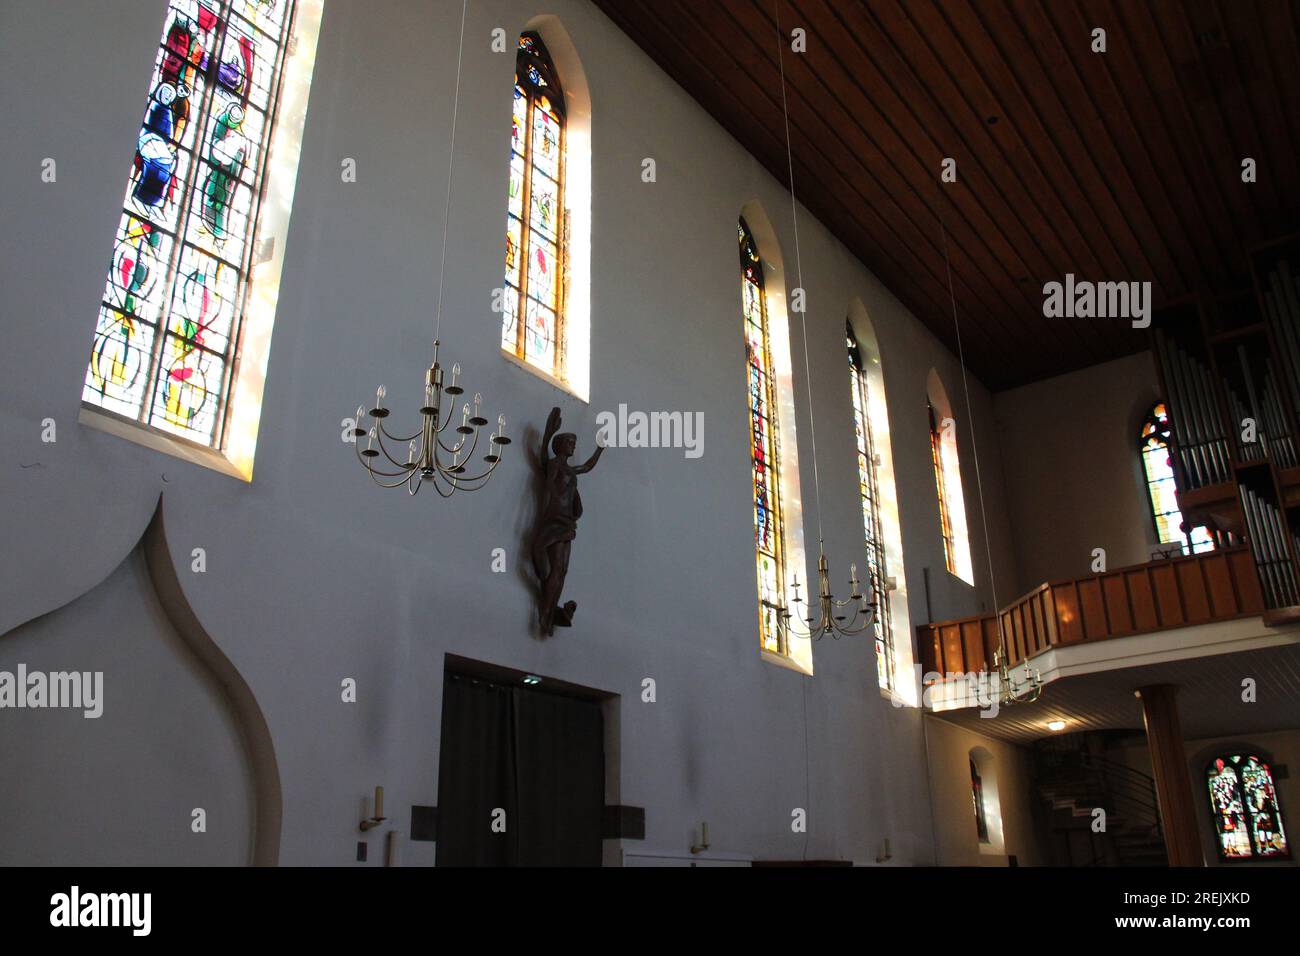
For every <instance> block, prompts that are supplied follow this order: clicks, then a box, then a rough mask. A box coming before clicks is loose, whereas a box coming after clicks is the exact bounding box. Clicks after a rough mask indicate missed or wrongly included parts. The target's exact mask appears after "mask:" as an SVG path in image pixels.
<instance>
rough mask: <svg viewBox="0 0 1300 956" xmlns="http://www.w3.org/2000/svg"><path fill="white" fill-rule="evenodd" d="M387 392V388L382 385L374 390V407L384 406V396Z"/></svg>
mask: <svg viewBox="0 0 1300 956" xmlns="http://www.w3.org/2000/svg"><path fill="white" fill-rule="evenodd" d="M387 394H388V389H386V388H384V386H382V385H380V386H379V388H378V389H376V390H375V408H383V407H384V396H385V395H387Z"/></svg>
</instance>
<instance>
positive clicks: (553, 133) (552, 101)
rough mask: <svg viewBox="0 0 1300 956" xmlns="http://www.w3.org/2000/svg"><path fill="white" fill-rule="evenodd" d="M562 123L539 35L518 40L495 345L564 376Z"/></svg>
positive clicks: (556, 84)
mask: <svg viewBox="0 0 1300 956" xmlns="http://www.w3.org/2000/svg"><path fill="white" fill-rule="evenodd" d="M566 138H567V137H566V118H565V106H564V93H563V92H562V90H561V88H560V80H559V76H558V75H557V73H556V70H555V66H554V64H553V63H552V61H551V56H550V54H549V53H548V52H547V49H546V46H545V45H544V44H543V43H542V38H541V37H540V36H539V35H538V34H537V33H532V32H529V33H524V34H522V35H521V36H520V37H519V50H518V54H517V56H516V60H515V91H514V112H513V121H512V125H511V132H510V183H509V204H508V212H507V215H506V272H505V287H504V297H503V301H502V308H501V312H502V326H501V348H502V349H503V350H504V351H505V352H507V353H509V354H511V355H513V356H515V357H516V358H517V359H519V360H521V361H523V362H524V363H526V364H527V365H529V366H531V367H533V368H535V369H537V370H539V371H541V372H543V373H544V374H546V375H548V376H551V377H552V378H554V379H556V380H558V381H561V382H563V381H565V380H566V379H567V377H568V376H567V370H566V357H567V355H566V353H567V349H566V344H567V343H566V341H565V334H566V329H565V322H564V319H565V296H566V292H567V291H568V290H567V276H568V270H567V268H566V266H567V261H566V259H567V251H568V239H569V217H568V216H566V215H565V150H566V145H567V144H566Z"/></svg>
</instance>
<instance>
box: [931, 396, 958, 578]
mask: <svg viewBox="0 0 1300 956" xmlns="http://www.w3.org/2000/svg"><path fill="white" fill-rule="evenodd" d="M927 407H928V409H929V413H930V461H931V463H932V464H933V465H934V483H935V487H936V488H937V489H938V493H939V529H940V532H941V533H942V534H943V563H944V566H945V567H947V569H948V570H949V571H950V572H952V573H953V574H956V573H957V550H956V549H957V541H956V538H955V537H954V536H953V531H952V515H951V512H950V511H949V510H948V507H949V506H948V483H947V482H946V481H945V480H944V477H943V433H942V432H941V431H940V430H939V427H940V422H939V420H938V416H937V415H936V414H935V410H934V405H933V404H932V403H931V404H929V405H928V406H927Z"/></svg>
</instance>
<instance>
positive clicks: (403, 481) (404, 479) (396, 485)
mask: <svg viewBox="0 0 1300 956" xmlns="http://www.w3.org/2000/svg"><path fill="white" fill-rule="evenodd" d="M380 474H383V472H380ZM370 478H371V480H372V481H374V483H375V484H377V485H379V486H380V487H381V488H400V487H402V485H404V484H406V483H407V482H408V481H410V480H411V476H410V474H409V473H407V474H406V475H404V476H403V477H402V479H401V480H400V481H394V482H392V483H391V484H390V483H389V482H386V481H380V480H379V479H378V478H376V477H375V473H374V472H373V471H372V472H371V473H370Z"/></svg>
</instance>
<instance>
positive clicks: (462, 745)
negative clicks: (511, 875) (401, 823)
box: [438, 674, 605, 866]
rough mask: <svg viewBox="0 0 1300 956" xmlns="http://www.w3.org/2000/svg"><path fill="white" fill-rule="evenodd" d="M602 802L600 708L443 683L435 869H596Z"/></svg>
mask: <svg viewBox="0 0 1300 956" xmlns="http://www.w3.org/2000/svg"><path fill="white" fill-rule="evenodd" d="M604 803H605V767H604V722H603V718H602V716H601V712H600V705H599V704H597V703H594V702H592V701H586V700H579V699H577V698H572V697H563V696H560V695H557V694H548V693H545V692H543V691H537V690H526V689H523V688H518V687H503V686H501V685H498V684H492V683H489V682H487V681H481V680H475V679H473V678H468V677H461V676H459V675H450V674H449V675H448V676H447V681H446V685H445V687H444V691H443V714H442V754H441V758H440V769H439V784H438V865H439V866H599V865H600V860H601V843H600V840H601V815H602V812H603V809H604ZM498 807H499V808H501V809H504V810H505V812H506V830H505V832H504V833H498V832H494V831H493V830H492V826H491V824H492V811H493V810H494V809H496V808H498Z"/></svg>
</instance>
